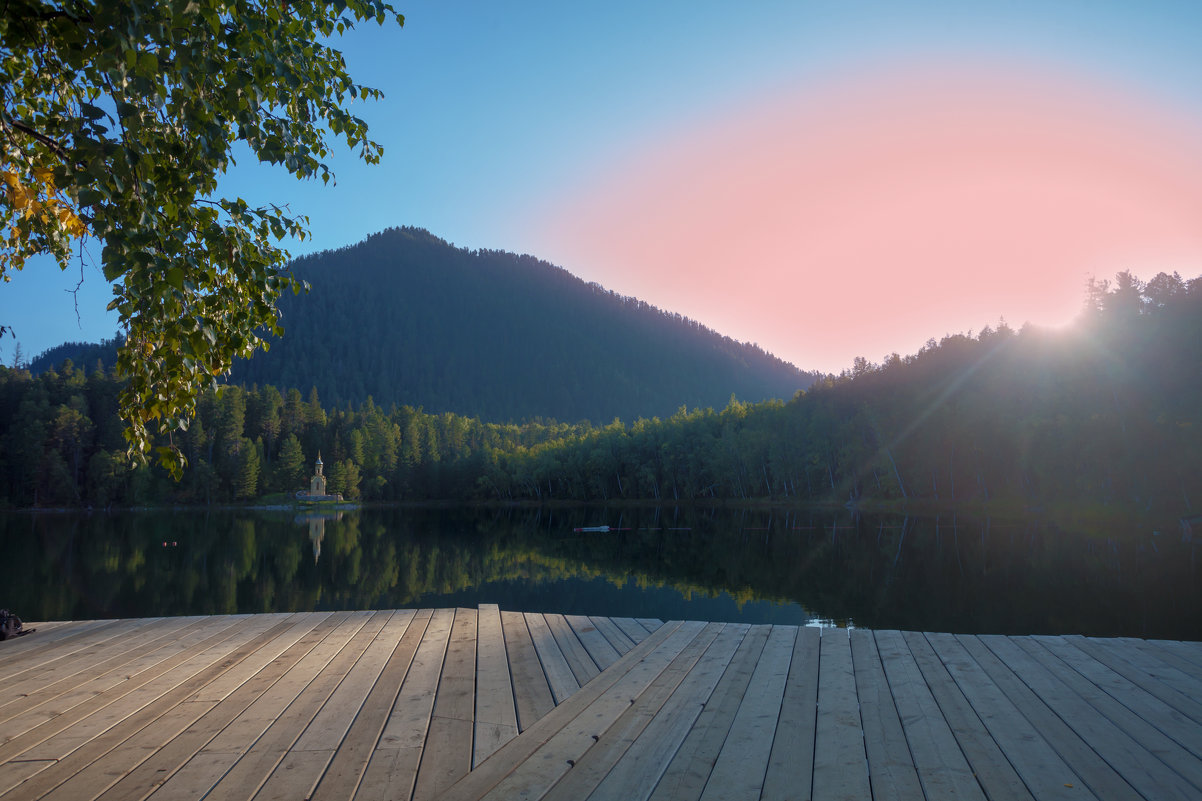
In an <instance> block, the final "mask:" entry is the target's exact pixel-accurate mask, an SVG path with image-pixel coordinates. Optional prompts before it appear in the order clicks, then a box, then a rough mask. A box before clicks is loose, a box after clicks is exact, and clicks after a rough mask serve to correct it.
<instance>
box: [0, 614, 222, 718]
mask: <svg viewBox="0 0 1202 801" xmlns="http://www.w3.org/2000/svg"><path fill="white" fill-rule="evenodd" d="M203 621H204V618H200V617H191V618H150V619H147V620H146V621H144V625H142V626H138V627H136V628H130V629H126V630H123V631H122V632H121V633H120V634H119V635H114V636H112V637H109V638H107V639H105V640H103V641H102V642H95V643H91V644H88V645H87V646H86V647H83V648H80V649H79V650H77V651H74V652H73V653H70V654H64V655H63V656H61V657H60V658H58V659H54V660H47V661H42V660H30V662H31V664H30V665H29V667H28V668H27V669H26V670H24V671H21V672H19V673H16V674H14V675H12V676H10V677H8V678H7V679H5V680H4V686H5V691H6V693H5V695H4V696H3V697H0V720H7V719H8V718H10V717H12V714H11V712H10V711H9V710H10V707H11V706H12V705H13V704H14V702H15V701H17V700H18V699H20V698H24V697H26V696H28V695H29V694H31V693H35V692H45V691H46V690H47V689H49V688H52V687H55V686H56V685H57V684H59V683H65V684H67V685H70V684H73V683H79V682H80V681H84V680H86V678H84V677H87V676H88V675H89V674H94V673H96V672H97V671H100V672H103V667H102V666H104V665H105V664H106V663H108V662H112V663H114V664H115V665H119V664H121V663H122V661H121V660H122V658H123V657H124V658H125V659H124V661H128V660H129V659H132V658H133V657H132V656H127V655H128V654H130V653H132V652H135V651H138V650H140V649H141V648H143V646H144V645H145V644H146V643H147V642H153V641H156V640H159V639H161V638H163V637H165V636H170V635H171V634H173V633H175V632H178V631H180V630H182V629H184V628H186V627H188V626H190V625H196V624H199V623H202V622H203ZM76 676H79V677H80V678H77V679H74V681H72V679H73V677H76Z"/></svg>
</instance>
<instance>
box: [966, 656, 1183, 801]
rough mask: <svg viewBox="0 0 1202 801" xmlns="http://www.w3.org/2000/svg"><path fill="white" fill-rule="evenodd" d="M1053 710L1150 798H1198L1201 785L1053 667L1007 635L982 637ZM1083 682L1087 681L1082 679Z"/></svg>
mask: <svg viewBox="0 0 1202 801" xmlns="http://www.w3.org/2000/svg"><path fill="white" fill-rule="evenodd" d="M980 640H981V642H983V643H984V644H985V645H986V646H988V648H989V649H990V650H991V651H993V653H994V654H996V655H997V657H998V659H1000V660H1001V661H1003V662H1005V663H1006V664H1007V665H1008V666H1009V667H1010V668H1011V669H1012V670H1013V671H1014V672H1015V673H1017V674H1018V675H1020V676H1022V679H1023V683H1024V684H1026V685H1027V687H1029V688H1030V689H1031V691H1032V692H1034V693H1035V694H1036V695H1038V696H1039V697H1040V699H1041V700H1042V701H1043V702H1044V703H1045V704H1047V706H1048V708H1050V709H1051V710H1052V711H1053V712H1055V713H1056V714H1057V715H1059V717H1060V719H1061V720H1063V721H1064V722H1065V723H1067V724H1068V726H1069V727H1070V728H1071V729H1072V730H1073V731H1074V732H1076V733H1077V735H1078V736H1079V737H1080V738H1081V739H1082V740H1084V741H1085V742H1086V743H1088V744H1089V746H1090V747H1091V748H1092V749H1093V750H1094V752H1095V753H1097V754H1098V755H1099V756H1100V757H1101V758H1102V759H1104V760H1105V761H1106V763H1107V764H1108V765H1110V767H1111V768H1113V769H1114V770H1115V772H1117V773H1118V774H1119V775H1120V776H1122V777H1123V779H1124V780H1125V781H1126V782H1127V783H1128V784H1130V785H1131V786H1132V787H1133V788H1134V789H1135V790H1136V791H1137V792H1139V793H1140V794H1141V795H1143V796H1144V797H1145V798H1157V799H1162V798H1163V799H1173V798H1176V799H1180V801H1186V799H1196V798H1197V792H1198V790H1197V788H1195V787H1192V786H1190V785H1189V783H1188V782H1186V781H1185V780H1184V779H1182V778H1181V777H1180V776H1179V775H1177V774H1176V773H1174V772H1173V771H1172V770H1170V769H1168V767H1167V766H1165V765H1164V763H1162V762H1160V761H1159V760H1157V759H1156V758H1155V757H1154V756H1152V754H1150V753H1148V750H1147V749H1146V748H1144V747H1142V746H1141V745H1140V744H1139V743H1137V742H1135V740H1133V739H1132V738H1131V736H1130V735H1129V734H1127V733H1126V732H1124V731H1123V730H1122V729H1120V728H1119V727H1118V726H1116V725H1115V724H1114V721H1112V720H1110V719H1108V718H1107V717H1106V716H1105V715H1103V714H1101V713H1100V712H1099V711H1098V710H1097V709H1096V708H1094V707H1092V706H1090V705H1089V704H1088V703H1086V702H1085V701H1084V700H1083V699H1082V698H1081V696H1080V695H1078V694H1077V693H1076V692H1075V691H1074V689H1073V687H1072V686H1071V685H1069V684H1066V683H1065V682H1064V681H1063V680H1061V679H1060V678H1058V677H1057V676H1056V675H1055V674H1054V673H1052V672H1051V671H1050V670H1048V669H1047V668H1046V667H1045V666H1044V665H1042V664H1041V663H1040V662H1039V661H1038V660H1037V659H1035V658H1033V657H1032V655H1031V654H1030V653H1029V652H1027V651H1026V650H1025V649H1023V648H1021V647H1019V645H1018V642H1017V641H1016V640H1014V639H1011V638H1009V637H1003V636H1001V635H982V636H981V637H980ZM1082 682H1083V680H1082Z"/></svg>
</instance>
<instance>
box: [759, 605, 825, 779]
mask: <svg viewBox="0 0 1202 801" xmlns="http://www.w3.org/2000/svg"><path fill="white" fill-rule="evenodd" d="M821 644H822V635H821V632H820V631H819V629H817V628H815V627H812V626H803V627H802V628H801V629H800V630H799V631H798V632H797V641H796V643H795V644H794V646H793V659H792V661H791V662H790V664H789V678H788V680H787V681H786V682H785V695H784V698H783V699H781V707H780V718H779V719H778V720H777V722H776V735H775V737H774V738H773V740H772V753H771V755H770V756H769V757H768V771H767V774H766V775H765V776H764V789H763V792H762V793H761V795H760V797H761V799H762V801H786V799H806V798H809V797H810V784H811V781H812V779H813V776H814V734H815V726H816V721H817V714H818V658H819V651H820V649H821Z"/></svg>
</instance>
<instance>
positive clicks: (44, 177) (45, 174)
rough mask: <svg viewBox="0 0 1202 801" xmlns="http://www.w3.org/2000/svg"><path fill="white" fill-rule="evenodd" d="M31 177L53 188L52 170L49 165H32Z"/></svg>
mask: <svg viewBox="0 0 1202 801" xmlns="http://www.w3.org/2000/svg"><path fill="white" fill-rule="evenodd" d="M33 177H34V178H36V179H37V180H39V181H41V182H42V183H44V184H45V185H46V186H47V187H49V188H50V189H53V188H54V170H52V169H50V168H49V167H34V168H33Z"/></svg>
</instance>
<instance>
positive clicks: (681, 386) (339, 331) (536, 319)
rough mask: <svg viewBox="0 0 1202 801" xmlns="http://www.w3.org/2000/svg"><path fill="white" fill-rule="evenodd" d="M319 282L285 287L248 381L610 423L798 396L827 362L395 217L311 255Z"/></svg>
mask: <svg viewBox="0 0 1202 801" xmlns="http://www.w3.org/2000/svg"><path fill="white" fill-rule="evenodd" d="M292 268H293V270H294V271H295V273H296V275H297V276H298V277H300V278H303V279H304V280H306V281H308V282H309V283H310V285H311V286H312V291H310V292H309V294H308V295H302V296H298V297H292V296H287V297H285V298H283V299H282V301H281V304H280V308H281V311H282V312H283V319H282V321H283V324H284V327H285V329H286V333H285V335H284V337H283V338H282V339H279V340H276V341H273V342H272V345H271V350H270V352H269V353H259V354H256V355H255V357H254V358H253V359H251V360H250V361H243V362H239V363H238V364H237V366H236V367H235V370H234V374H233V377H232V379H231V381H232V383H244V384H246V385H248V386H249V385H251V384H260V385H262V384H272V385H274V386H278V387H296V388H299V389H300V390H301V391H302V392H308V390H309V388H310V387H316V388H317V390H318V392H319V394H320V396H321V397H322V398H323V399H324V400H326V401H327V402H330V403H332V404H334V405H336V406H343V405H345V404H346V403H352V404H359V403H362V402H363V401H365V400H366V399H367V398H368V396H371V397H372V398H373V399H374V400H375V402H376V403H378V404H382V405H386V406H387V405H391V404H393V403H396V404H398V405H401V404H409V405H411V406H414V407H419V406H420V407H422V408H424V409H426V410H427V411H432V412H454V413H456V414H460V415H467V416H471V417H478V418H480V419H482V420H490V421H498V422H499V421H510V420H513V421H516V420H524V419H532V418H535V417H546V418H554V419H557V420H581V419H588V420H591V421H593V422H608V421H610V420H612V419H614V418H615V417H620V418H622V419H627V420H630V419H634V418H636V417H652V416H655V415H660V416H663V415H667V414H671V413H672V411H673V410H674V409H676V408H677V407H679V406H681V405H682V404H683V405H687V406H690V407H691V406H702V407H704V406H720V405H723V404H725V403H726V402H727V400H729V398H730V396H731V395H732V394H733V395H735V396H737V397H738V398H740V399H742V400H752V401H758V400H764V399H768V398H791V397H793V394H794V393H795V392H797V390H799V389H805V388H806V387H808V386H809V385H810V384H811V383H812V382H813V380H814V379H815V377H816V376H814V375H811V374H807V373H803V372H801V371H800V370H798V369H796V368H794V367H793V366H792V365H789V364H786V363H785V362H782V361H781V360H780V359H777V358H775V357H773V356H771V355H769V354H767V353H765V352H764V351H762V350H760V349H759V348H756V347H753V346H751V345H746V344H742V343H738V342H735V341H733V340H731V339H729V338H728V337H724V336H721V335H720V334H717V333H716V332H714V331H711V330H709V329H707V328H705V327H704V326H702V325H700V324H698V323H696V322H694V321H692V320H688V319H685V318H682V317H681V316H680V315H674V314H671V313H669V312H666V311H661V310H659V309H656V308H654V307H651V306H649V305H647V304H646V303H643V302H641V301H639V300H637V299H634V298H627V297H622V296H619V295H616V294H614V293H612V292H608V291H606V290H604V289H602V288H601V287H599V286H596V285H594V284H586V283H585V282H583V281H581V280H580V279H579V278H576V277H575V276H573V275H572V274H570V273H569V272H567V271H566V270H563V269H560V268H558V267H555V266H553V265H550V264H548V263H546V262H543V261H539V260H538V259H535V258H533V257H531V256H516V255H514V254H512V253H504V252H499V251H483V250H482V251H467V250H464V249H461V248H456V247H453V246H451V245H449V244H447V243H446V242H444V241H443V240H441V239H438V238H437V237H434V236H432V235H431V234H429V233H427V232H426V231H422V230H417V229H412V228H404V229H390V230H388V231H385V232H383V233H381V234H376V235H374V236H372V237H369V238H368V239H367V240H366V241H364V242H361V243H359V244H357V245H354V246H352V247H347V248H343V249H341V250H337V251H327V252H324V253H319V254H317V255H315V256H310V257H306V258H302V259H298V260H297V261H295V262H294V263H293V265H292Z"/></svg>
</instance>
